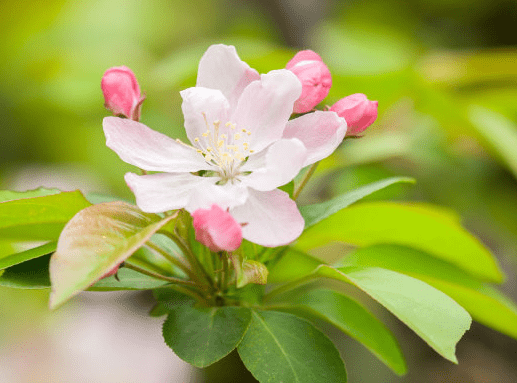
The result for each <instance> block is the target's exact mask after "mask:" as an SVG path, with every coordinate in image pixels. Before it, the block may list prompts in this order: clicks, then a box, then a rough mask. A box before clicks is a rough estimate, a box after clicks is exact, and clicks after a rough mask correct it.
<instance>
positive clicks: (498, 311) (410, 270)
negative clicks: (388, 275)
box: [343, 245, 517, 339]
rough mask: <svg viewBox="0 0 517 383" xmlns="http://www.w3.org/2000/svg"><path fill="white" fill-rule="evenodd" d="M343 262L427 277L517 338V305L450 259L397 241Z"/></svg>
mask: <svg viewBox="0 0 517 383" xmlns="http://www.w3.org/2000/svg"><path fill="white" fill-rule="evenodd" d="M343 262H344V263H345V264H346V265H347V266H373V267H382V268H385V269H389V270H393V271H397V272H399V273H403V274H406V275H409V276H412V277H415V278H418V279H420V280H423V281H424V282H426V283H428V284H430V285H431V286H433V287H435V288H437V289H438V290H440V291H442V292H444V293H445V294H447V295H449V296H450V297H451V298H453V299H454V300H455V301H456V302H458V304H460V305H461V306H462V307H463V308H464V309H466V310H467V311H468V312H469V313H470V314H471V315H472V317H473V318H474V319H475V320H476V321H478V322H480V323H482V324H484V325H485V326H488V327H491V328H493V329H495V330H497V331H500V332H502V333H504V334H506V335H509V336H511V337H513V338H516V339H517V305H516V304H515V303H514V302H512V301H511V300H510V299H509V298H507V297H506V296H504V295H503V294H502V293H500V292H499V291H497V290H496V289H495V288H493V287H492V286H490V285H487V284H486V283H483V282H480V281H479V280H476V279H475V278H473V277H471V276H470V275H468V274H466V273H465V272H463V271H462V270H461V269H458V268H457V267H456V266H454V265H451V264H450V263H447V262H444V261H442V260H439V259H436V258H433V257H432V256H430V255H429V254H426V253H424V252H421V251H418V250H415V249H411V248H407V247H402V246H393V245H377V246H372V247H367V248H363V249H358V250H356V251H355V252H354V253H352V254H350V255H348V256H347V257H346V258H345V259H344V260H343Z"/></svg>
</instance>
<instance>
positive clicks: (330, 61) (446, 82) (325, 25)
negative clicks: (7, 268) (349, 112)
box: [0, 0, 517, 383]
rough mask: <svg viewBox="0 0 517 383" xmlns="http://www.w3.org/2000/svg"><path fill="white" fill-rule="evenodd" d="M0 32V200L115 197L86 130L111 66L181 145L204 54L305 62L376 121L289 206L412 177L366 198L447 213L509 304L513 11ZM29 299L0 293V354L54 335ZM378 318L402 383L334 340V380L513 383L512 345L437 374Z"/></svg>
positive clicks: (421, 348) (184, 5) (62, 14)
mask: <svg viewBox="0 0 517 383" xmlns="http://www.w3.org/2000/svg"><path fill="white" fill-rule="evenodd" d="M0 20H1V22H2V27H1V28H0V106H1V107H0V124H1V127H0V153H1V155H0V187H2V188H13V189H17V190H25V189H28V188H34V187H37V186H39V185H45V186H47V187H56V186H57V187H60V188H63V189H74V188H81V189H82V190H85V191H97V192H103V193H112V194H115V195H118V196H120V197H124V198H131V194H130V192H129V190H128V188H127V187H126V185H125V184H124V182H123V175H124V173H125V172H127V171H129V170H132V168H131V167H130V166H129V165H127V164H125V163H123V162H121V161H120V160H119V159H118V157H117V156H116V155H115V154H114V153H113V152H111V151H110V150H109V149H107V148H106V146H105V138H104V135H103V133H102V125H101V122H102V118H103V117H104V116H106V115H108V112H107V111H106V110H105V109H104V107H103V103H104V100H103V98H102V93H101V91H100V79H101V77H102V74H103V73H104V71H105V70H106V69H107V68H109V67H111V66H119V65H126V66H128V67H130V68H132V70H133V71H134V72H135V74H136V76H137V78H138V80H139V83H140V86H141V89H142V90H144V91H145V93H146V95H147V100H146V101H145V103H144V106H143V111H142V122H143V123H145V124H147V125H148V126H150V127H152V128H153V129H155V130H158V131H161V132H164V133H166V134H168V135H171V136H173V137H179V138H185V133H184V131H183V130H182V125H183V116H182V114H181V108H180V105H181V99H180V96H179V91H180V90H181V89H184V88H186V87H189V86H193V85H194V84H195V76H196V70H197V63H198V61H199V58H200V57H201V55H202V54H203V52H204V51H205V50H206V48H207V47H208V46H209V45H210V44H214V43H226V44H232V45H235V46H236V48H237V51H238V53H239V55H240V56H241V58H242V59H243V60H245V61H247V62H248V63H249V64H250V65H251V66H252V67H254V68H256V69H257V70H259V72H261V73H264V72H267V71H269V70H271V69H277V68H282V67H284V66H285V64H286V63H287V61H288V60H289V59H290V58H291V57H292V55H293V54H294V53H295V52H296V50H297V49H301V48H311V49H313V50H315V51H317V52H318V53H319V54H320V55H321V56H322V57H323V59H324V61H325V62H326V63H327V65H328V66H329V68H330V70H331V72H332V75H333V87H332V89H331V91H330V94H329V96H328V98H327V99H326V100H325V104H328V105H331V104H332V103H334V102H335V101H337V100H338V99H340V98H341V97H344V96H346V95H349V94H352V93H365V94H367V95H368V97H369V98H370V99H372V100H378V101H379V118H378V120H377V122H376V123H375V124H374V125H373V126H372V127H371V128H370V129H369V130H368V131H367V134H366V137H364V138H362V139H359V140H348V141H347V142H346V143H345V145H343V146H342V147H341V148H340V149H339V150H338V152H337V153H336V155H335V156H334V157H332V159H329V160H326V161H324V163H323V164H322V165H321V166H320V167H319V170H318V173H317V177H316V178H315V179H314V181H313V183H312V185H311V188H310V189H309V190H307V192H306V193H305V194H304V195H303V196H302V202H312V201H316V200H319V199H324V198H328V197H329V196H332V195H334V194H336V193H339V192H342V191H345V190H349V189H351V188H353V187H356V186H359V185H362V184H365V183H367V182H371V181H375V180H378V179H381V178H384V177H386V176H391V175H407V176H413V177H415V178H416V179H417V181H418V183H417V185H416V186H413V187H410V188H408V187H407V186H400V187H393V188H391V189H388V190H386V191H383V192H381V193H377V194H376V195H374V196H372V197H370V198H374V199H397V200H417V201H427V202H432V203H436V204H439V205H443V206H446V207H450V208H452V209H455V210H456V211H458V212H459V213H460V214H461V216H462V217H463V218H464V223H465V225H466V226H467V227H468V228H469V229H470V230H471V231H473V232H474V233H475V234H476V235H477V236H478V237H479V238H480V239H481V240H482V241H483V242H484V243H485V244H487V245H488V246H489V247H490V248H491V250H492V251H493V252H494V254H495V255H496V256H497V257H498V258H499V260H500V262H501V264H502V265H503V268H504V269H505V271H506V273H507V276H508V278H507V282H506V284H505V285H504V286H503V290H505V292H506V293H508V294H509V295H511V296H513V298H514V299H517V292H516V289H517V287H516V270H517V266H516V265H517V256H516V250H517V218H516V217H517V202H516V201H517V183H516V177H517V34H516V33H515V25H516V24H517V3H516V2H515V1H504V0H494V1H491V2H485V1H481V0H469V1H460V0H439V1H434V2H429V1H424V0H418V1H413V2H406V1H402V0H384V1H380V0H379V1H369V2H362V1H347V2H345V1H337V0H334V1H332V0H326V1H318V0H267V1H259V0H257V1H246V0H233V1H222V0H215V1H213V0H212V1H210V0H190V1H180V0H152V1H145V2H142V1H135V0H125V1H122V0H95V1H84V2H76V1H47V2H43V1H25V2H8V1H4V2H0ZM322 106H323V105H322ZM0 246H1V243H0ZM47 298H48V292H42V291H35V292H21V291H15V290H10V289H6V288H2V289H0V300H1V301H2V309H1V311H0V346H2V345H3V344H4V345H12V344H15V341H14V340H13V339H15V338H16V337H19V336H21V335H22V334H23V333H24V331H27V329H31V331H40V330H41V331H44V330H43V329H45V328H48V327H52V326H55V325H56V323H58V322H59V320H60V319H59V314H52V313H49V312H48V310H47V308H46V300H47ZM139 298H142V297H141V296H139ZM135 299H136V298H135ZM135 307H136V306H135ZM78 309H80V308H78ZM134 311H135V312H136V313H138V312H139V309H136V308H135V309H134ZM128 315H130V314H128ZM135 315H138V314H135ZM379 315H381V316H382V315H384V319H385V321H387V323H388V324H389V326H390V328H391V329H393V330H394V331H395V332H397V334H398V335H399V336H400V337H401V338H400V339H401V343H402V347H403V350H404V351H405V354H406V356H407V358H408V362H409V365H410V372H409V374H408V376H406V377H402V378H400V377H396V376H394V375H393V374H392V373H391V372H390V371H389V370H387V369H386V368H385V367H384V366H382V365H380V363H379V362H377V361H376V360H375V359H374V358H373V357H372V356H370V355H369V354H368V353H367V351H365V350H364V349H362V348H361V346H358V345H357V344H355V343H354V342H353V341H350V340H344V341H340V342H341V343H342V344H340V347H341V350H342V355H343V357H344V359H345V361H346V363H347V368H348V370H349V375H350V381H351V382H366V383H368V382H417V381H418V382H510V381H514V380H517V370H516V368H515V361H516V360H517V342H516V341H515V340H512V339H510V338H508V337H505V336H502V335H499V334H496V333H494V332H493V331H489V330H488V329H486V328H484V327H482V326H480V325H475V326H474V327H473V329H472V330H471V331H470V332H468V333H467V335H466V337H465V339H464V340H463V341H462V342H460V344H459V348H458V359H459V360H460V364H459V366H453V365H452V364H450V363H448V362H446V361H444V360H441V359H440V358H439V357H437V356H436V355H435V354H433V352H432V351H431V350H430V349H428V348H427V347H426V346H425V345H424V344H423V343H422V342H420V341H419V340H417V338H416V337H415V336H413V334H411V333H410V332H409V331H408V330H407V329H406V328H404V327H403V326H402V325H400V324H398V323H397V322H396V321H394V320H393V319H392V318H390V317H389V316H388V315H387V314H386V313H380V314H379ZM20 318H22V319H20ZM135 331H137V330H136V329H135ZM156 331H157V332H159V327H158V326H157V328H156ZM13 342H14V343H13ZM5 347H8V346H5ZM5 347H4V349H6V348H5ZM9 347H10V346H9ZM0 376H2V375H1V370H0ZM20 379H21V378H20ZM173 379H174V377H171V381H174V380H173ZM193 379H194V378H193ZM196 379H201V378H196ZM20 381H24V380H20ZM27 381H30V380H27ZM193 381H194V380H193Z"/></svg>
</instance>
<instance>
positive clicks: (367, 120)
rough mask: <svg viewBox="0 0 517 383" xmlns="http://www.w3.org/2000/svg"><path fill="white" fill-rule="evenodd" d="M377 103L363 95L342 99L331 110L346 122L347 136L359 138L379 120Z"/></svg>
mask: <svg viewBox="0 0 517 383" xmlns="http://www.w3.org/2000/svg"><path fill="white" fill-rule="evenodd" d="M378 104H379V103H378V102H377V101H370V100H368V98H367V97H366V96H365V95H364V94H362V93H356V94H352V95H350V96H347V97H345V98H342V99H341V100H339V101H338V102H336V103H335V104H334V105H332V107H331V108H330V110H331V111H333V112H336V113H337V114H338V115H339V116H340V117H343V118H344V119H345V120H346V123H347V125H348V128H347V132H346V135H347V136H357V135H359V134H361V133H362V132H364V131H365V129H366V128H367V127H369V126H370V125H371V124H373V122H374V121H375V120H376V118H377V106H378Z"/></svg>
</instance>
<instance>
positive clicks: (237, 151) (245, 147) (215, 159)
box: [178, 113, 253, 184]
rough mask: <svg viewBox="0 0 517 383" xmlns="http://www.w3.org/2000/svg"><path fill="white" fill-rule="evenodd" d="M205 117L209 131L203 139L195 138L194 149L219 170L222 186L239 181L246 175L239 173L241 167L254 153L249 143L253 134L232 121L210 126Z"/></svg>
mask: <svg viewBox="0 0 517 383" xmlns="http://www.w3.org/2000/svg"><path fill="white" fill-rule="evenodd" d="M203 117H204V119H205V124H206V127H207V130H206V132H204V133H202V134H201V137H196V138H194V142H193V145H194V149H195V150H196V151H197V152H198V153H199V154H201V155H203V157H204V158H205V161H206V162H207V163H209V164H211V165H214V166H217V167H218V168H219V169H218V170H217V173H218V174H219V176H220V177H221V181H220V183H221V184H224V183H226V182H228V181H231V182H233V181H234V180H238V178H237V177H238V176H239V175H244V174H246V173H243V172H240V171H239V169H240V167H241V165H242V164H243V163H244V162H245V161H246V160H247V158H248V156H249V155H250V154H252V153H253V150H252V149H250V144H249V141H248V139H249V137H250V136H251V132H250V131H249V130H247V129H243V128H241V129H238V128H237V126H236V124H234V123H233V122H231V121H228V122H227V123H226V124H224V126H221V121H219V120H216V121H214V122H213V123H212V124H211V125H210V124H209V123H208V120H207V118H206V115H205V114H204V113H203ZM178 142H180V141H179V140H178Z"/></svg>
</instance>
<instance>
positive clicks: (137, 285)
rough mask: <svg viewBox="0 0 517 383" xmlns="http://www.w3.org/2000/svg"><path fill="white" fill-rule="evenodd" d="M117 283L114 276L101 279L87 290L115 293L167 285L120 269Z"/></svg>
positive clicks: (137, 273)
mask: <svg viewBox="0 0 517 383" xmlns="http://www.w3.org/2000/svg"><path fill="white" fill-rule="evenodd" d="M117 276H118V279H119V280H118V281H117V279H116V278H115V276H114V275H112V276H110V277H108V278H103V279H101V280H99V281H97V282H95V284H94V285H92V286H91V287H89V288H88V290H89V291H117V290H152V289H155V288H157V287H162V286H165V285H167V284H168V282H166V281H161V280H158V279H155V278H152V277H150V276H148V275H144V274H141V273H139V272H138V271H135V270H131V269H127V268H124V267H121V268H120V269H119V270H118V272H117Z"/></svg>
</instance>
